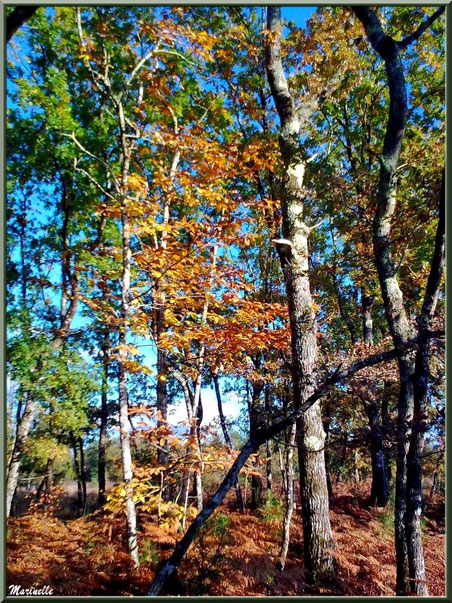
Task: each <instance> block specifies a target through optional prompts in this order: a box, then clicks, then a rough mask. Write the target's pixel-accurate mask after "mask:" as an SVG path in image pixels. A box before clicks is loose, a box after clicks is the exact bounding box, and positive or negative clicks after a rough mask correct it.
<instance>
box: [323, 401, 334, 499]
mask: <svg viewBox="0 0 452 603" xmlns="http://www.w3.org/2000/svg"><path fill="white" fill-rule="evenodd" d="M330 423H331V406H330V402H329V401H328V402H327V403H326V406H325V412H324V416H323V430H324V432H325V470H326V485H327V488H328V499H329V500H331V498H332V497H333V484H332V483H331V475H330V453H329V449H328V446H329V435H330Z"/></svg>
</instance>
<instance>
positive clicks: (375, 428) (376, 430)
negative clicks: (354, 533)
mask: <svg viewBox="0 0 452 603" xmlns="http://www.w3.org/2000/svg"><path fill="white" fill-rule="evenodd" d="M365 410H366V413H367V417H368V419H369V426H370V455H371V461H372V486H371V491H370V500H369V502H370V504H371V505H376V506H377V507H385V506H386V505H387V504H388V501H389V496H390V488H389V479H388V468H387V466H386V455H385V451H384V448H383V436H382V431H381V427H380V420H379V416H378V415H379V412H378V410H379V409H378V403H377V402H375V401H372V402H368V403H366V404H365Z"/></svg>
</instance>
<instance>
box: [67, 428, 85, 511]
mask: <svg viewBox="0 0 452 603" xmlns="http://www.w3.org/2000/svg"><path fill="white" fill-rule="evenodd" d="M69 437H70V440H71V446H72V453H73V454H74V469H75V478H76V480H77V508H78V512H79V515H81V512H82V509H83V489H82V479H81V475H80V464H79V462H78V450H77V440H76V439H75V436H74V432H73V431H71V432H70V433H69Z"/></svg>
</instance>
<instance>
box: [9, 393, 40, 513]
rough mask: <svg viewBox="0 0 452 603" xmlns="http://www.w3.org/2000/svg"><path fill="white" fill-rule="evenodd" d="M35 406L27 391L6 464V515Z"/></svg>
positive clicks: (15, 486) (15, 485)
mask: <svg viewBox="0 0 452 603" xmlns="http://www.w3.org/2000/svg"><path fill="white" fill-rule="evenodd" d="M35 408H36V402H35V400H34V398H33V396H32V394H31V393H29V394H28V396H27V401H26V406H25V410H24V412H23V414H22V417H21V419H20V421H19V422H18V423H17V428H16V438H15V440H14V447H13V452H12V454H11V458H10V461H9V466H8V473H7V477H6V517H9V515H10V513H11V503H12V500H13V497H14V493H15V491H16V488H17V481H18V479H19V468H20V463H21V460H22V454H23V451H24V445H25V442H26V440H27V437H28V432H29V431H30V427H31V422H32V420H33V416H34V413H35Z"/></svg>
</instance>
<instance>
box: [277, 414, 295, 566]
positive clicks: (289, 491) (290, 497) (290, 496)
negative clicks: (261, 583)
mask: <svg viewBox="0 0 452 603" xmlns="http://www.w3.org/2000/svg"><path fill="white" fill-rule="evenodd" d="M295 432H296V427H295V424H293V425H292V426H291V427H290V429H289V437H288V442H287V444H288V445H287V447H286V454H285V457H286V458H285V475H286V480H287V483H286V510H285V513H284V522H283V538H282V543H281V551H280V554H279V557H280V564H281V570H283V569H284V566H285V564H286V558H287V551H288V550H289V542H290V521H291V519H292V514H293V509H294V503H295V501H294V468H293V451H294V447H295V435H296V434H295Z"/></svg>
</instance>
